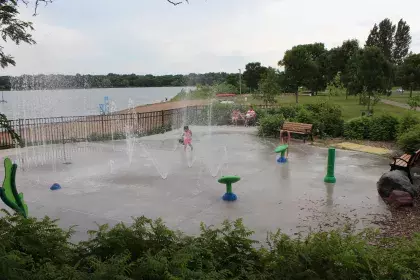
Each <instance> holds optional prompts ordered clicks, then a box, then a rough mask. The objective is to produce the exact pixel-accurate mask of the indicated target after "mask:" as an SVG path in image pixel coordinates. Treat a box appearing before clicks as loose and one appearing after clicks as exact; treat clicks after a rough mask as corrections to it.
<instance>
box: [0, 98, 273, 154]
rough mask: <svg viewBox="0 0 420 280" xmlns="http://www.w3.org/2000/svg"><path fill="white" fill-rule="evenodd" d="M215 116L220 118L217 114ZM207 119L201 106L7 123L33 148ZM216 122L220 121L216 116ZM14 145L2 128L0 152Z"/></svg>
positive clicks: (151, 131)
mask: <svg viewBox="0 0 420 280" xmlns="http://www.w3.org/2000/svg"><path fill="white" fill-rule="evenodd" d="M255 107H256V108H259V109H267V108H273V107H276V106H264V105H258V106H255ZM227 108H229V107H227ZM218 114H219V115H220V112H219V113H218ZM211 116H212V114H211V113H210V114H209V106H208V105H204V106H188V107H185V108H177V109H171V110H162V111H155V112H145V113H135V112H134V113H128V114H110V115H97V116H71V117H50V118H32V119H16V120H9V124H10V126H11V127H12V128H13V129H14V130H15V132H16V133H17V134H18V135H20V137H21V145H23V146H33V145H43V144H57V143H69V142H81V141H101V140H113V139H114V140H116V139H123V138H125V137H126V136H127V135H130V134H131V135H135V136H144V135H151V134H157V133H163V132H165V131H168V130H171V129H177V128H180V127H181V126H182V125H184V124H202V125H208V124H209V123H212V122H209V119H208V118H210V117H211ZM213 117H214V116H213ZM229 117H230V109H229V110H227V111H226V112H225V113H223V114H222V119H223V120H224V121H226V123H225V124H227V123H228V122H229ZM223 120H222V121H223ZM218 121H219V122H220V117H219V120H218ZM219 124H221V123H219ZM16 146H17V143H15V141H14V140H13V139H12V137H11V135H10V134H9V133H8V132H7V131H6V129H0V149H8V148H13V147H16Z"/></svg>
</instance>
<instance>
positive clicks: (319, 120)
mask: <svg viewBox="0 0 420 280" xmlns="http://www.w3.org/2000/svg"><path fill="white" fill-rule="evenodd" d="M304 107H305V108H306V109H307V110H309V111H311V112H312V115H313V117H314V120H313V122H312V123H313V124H314V129H315V132H316V133H317V134H318V135H319V136H320V137H325V136H329V137H339V136H341V135H343V127H344V121H343V119H342V116H341V107H340V106H338V105H335V104H332V103H330V102H328V101H324V102H319V103H316V104H305V106H304Z"/></svg>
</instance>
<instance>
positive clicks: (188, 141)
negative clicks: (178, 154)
mask: <svg viewBox="0 0 420 280" xmlns="http://www.w3.org/2000/svg"><path fill="white" fill-rule="evenodd" d="M182 136H183V137H184V151H186V150H187V145H189V146H190V147H191V151H192V150H193V146H192V144H191V142H192V132H191V130H190V129H189V128H188V125H186V126H184V134H183V135H182Z"/></svg>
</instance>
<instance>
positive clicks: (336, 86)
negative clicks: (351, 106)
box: [327, 72, 346, 97]
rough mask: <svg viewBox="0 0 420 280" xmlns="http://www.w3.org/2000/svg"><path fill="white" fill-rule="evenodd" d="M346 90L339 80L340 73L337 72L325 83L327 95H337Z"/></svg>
mask: <svg viewBox="0 0 420 280" xmlns="http://www.w3.org/2000/svg"><path fill="white" fill-rule="evenodd" d="M345 91H346V89H345V88H344V85H343V82H342V81H341V73H340V72H338V73H337V74H336V75H335V77H334V79H333V80H332V81H330V82H329V83H328V84H327V92H328V94H329V96H330V97H331V96H339V95H341V94H343V93H344V92H345Z"/></svg>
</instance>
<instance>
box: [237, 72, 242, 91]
mask: <svg viewBox="0 0 420 280" xmlns="http://www.w3.org/2000/svg"><path fill="white" fill-rule="evenodd" d="M238 70H239V94H242V74H241V69H238Z"/></svg>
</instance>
